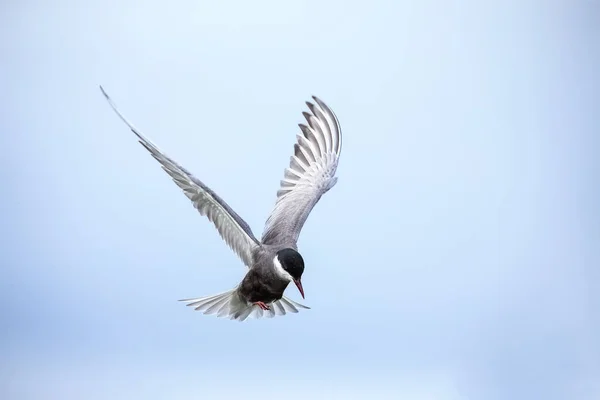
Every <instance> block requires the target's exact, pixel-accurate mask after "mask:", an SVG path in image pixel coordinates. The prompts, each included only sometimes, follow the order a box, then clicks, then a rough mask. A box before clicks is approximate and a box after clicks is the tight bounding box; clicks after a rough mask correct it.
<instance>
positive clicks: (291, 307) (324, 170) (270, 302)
mask: <svg viewBox="0 0 600 400" xmlns="http://www.w3.org/2000/svg"><path fill="white" fill-rule="evenodd" d="M100 89H101V90H102V93H103V94H104V96H105V97H106V99H107V100H108V102H109V104H110V105H111V107H112V108H113V109H114V111H115V112H116V113H117V114H118V115H119V117H121V119H122V120H123V121H124V122H125V123H126V124H127V125H128V126H129V128H130V129H131V130H132V131H133V133H135V134H136V136H137V137H138V139H139V141H140V143H141V144H142V145H143V146H144V147H145V148H146V149H147V150H148V151H149V152H150V154H151V155H152V156H153V157H154V158H155V159H156V160H157V161H158V162H159V163H160V164H161V165H162V167H163V169H164V170H165V171H166V172H167V173H168V174H169V175H170V176H171V178H172V179H173V181H174V182H175V183H176V184H177V185H178V186H179V187H180V188H181V189H182V190H183V191H184V193H185V195H186V196H187V197H188V198H189V199H190V200H191V201H192V204H193V205H194V207H195V208H196V209H197V210H198V211H199V212H200V214H201V215H205V216H206V217H208V219H209V220H210V221H211V222H212V223H213V224H214V225H215V227H216V228H217V230H218V232H219V234H220V235H221V237H222V238H223V239H224V240H225V242H226V243H227V244H228V245H229V246H230V247H231V248H232V250H233V251H234V252H235V253H236V254H237V255H238V256H239V257H240V258H241V259H242V261H243V262H244V264H246V266H247V267H248V271H247V273H246V275H245V276H244V278H243V279H242V281H241V282H240V284H239V285H238V286H236V287H235V288H233V289H231V290H229V291H227V292H223V293H220V294H218V295H214V296H208V297H199V298H193V299H185V300H182V301H185V302H187V303H188V306H192V307H194V308H195V309H196V310H198V311H202V312H204V313H205V314H217V315H218V316H220V317H224V316H226V317H229V318H231V319H235V320H240V321H243V320H245V319H246V318H248V317H249V316H250V315H253V316H255V317H257V318H260V317H262V316H267V317H273V316H276V315H285V314H286V313H289V312H292V313H296V312H298V308H308V307H306V306H304V305H302V304H299V303H296V302H295V301H293V300H291V299H289V298H287V297H286V296H284V295H283V293H284V291H285V290H286V288H287V287H288V285H289V283H290V282H294V284H295V285H296V286H297V287H298V290H299V291H300V293H301V294H302V297H304V290H303V287H302V283H301V277H302V274H303V272H304V260H303V259H302V256H301V255H300V253H298V248H297V241H298V236H299V234H300V231H301V229H302V226H303V225H304V222H305V221H306V219H307V217H308V215H309V214H310V212H311V210H312V209H313V207H314V206H315V204H316V203H317V202H318V201H319V199H320V198H321V196H322V195H323V194H324V193H326V192H327V191H328V190H329V189H331V188H332V187H333V186H334V185H335V183H336V182H337V178H336V177H335V171H336V169H337V164H338V159H339V155H340V151H341V129H340V125H339V122H338V120H337V118H336V116H335V114H334V113H333V111H331V109H330V108H329V107H327V106H326V105H325V104H324V103H323V102H322V101H321V100H319V99H318V98H316V97H313V99H314V100H315V102H316V105H314V104H312V103H308V102H307V103H306V104H307V105H308V107H309V109H310V111H311V113H307V112H305V113H304V116H305V118H306V120H307V122H308V125H303V124H299V126H300V128H301V130H302V134H301V135H297V139H298V140H297V143H296V144H295V146H294V155H292V157H291V159H290V166H289V168H287V169H286V170H285V176H284V179H283V180H282V181H281V185H280V190H279V191H278V192H277V201H276V203H275V207H274V209H273V212H272V213H271V215H270V216H269V218H268V219H267V222H266V224H265V230H264V233H263V236H262V238H261V240H260V241H259V240H258V239H257V238H256V237H255V236H254V234H253V233H252V230H251V229H250V227H249V226H248V224H247V223H246V222H245V221H244V220H243V219H242V218H241V217H240V216H239V215H238V214H237V213H236V212H235V211H234V210H233V209H231V207H229V205H228V204H227V203H226V202H225V201H224V200H223V199H221V198H220V197H219V196H218V195H217V194H216V193H215V192H214V191H212V190H211V189H210V188H209V187H208V186H206V185H205V184H204V183H203V182H201V181H200V180H199V179H198V178H196V177H195V176H194V175H192V174H191V173H190V172H189V171H187V170H186V169H185V168H183V167H182V166H180V165H179V164H177V163H176V162H175V161H174V160H172V159H171V158H169V157H168V156H167V155H166V154H165V153H163V152H162V151H161V150H159V149H158V147H156V146H155V145H154V144H153V143H152V142H151V141H150V140H149V139H147V138H146V137H145V136H143V135H142V134H141V133H140V132H139V131H138V130H137V129H136V128H135V127H134V126H133V125H132V124H131V123H130V122H129V121H127V119H125V117H123V115H122V114H121V113H120V112H119V111H118V110H117V108H116V106H115V105H114V103H113V102H112V100H111V99H110V97H109V96H108V95H107V94H106V92H105V91H104V89H103V88H102V87H100Z"/></svg>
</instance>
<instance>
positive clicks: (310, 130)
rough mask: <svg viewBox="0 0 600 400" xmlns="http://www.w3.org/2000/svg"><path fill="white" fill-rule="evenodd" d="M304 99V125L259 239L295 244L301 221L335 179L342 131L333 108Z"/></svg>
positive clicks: (275, 242)
mask: <svg viewBox="0 0 600 400" xmlns="http://www.w3.org/2000/svg"><path fill="white" fill-rule="evenodd" d="M313 99H314V100H315V102H316V104H312V103H310V102H307V103H306V104H307V105H308V108H309V110H310V113H308V112H304V113H303V115H304V117H305V118H306V121H307V122H308V125H305V124H299V126H300V130H301V134H298V135H297V139H298V141H297V143H296V144H295V145H294V155H293V156H292V157H291V158H290V166H289V168H286V170H285V175H284V179H283V180H282V181H281V186H280V189H279V191H278V192H277V201H276V203H275V207H274V209H273V212H272V213H271V215H270V216H269V218H268V219H267V222H266V224H265V230H264V233H263V236H262V242H263V243H265V244H282V243H287V244H295V243H296V241H297V240H298V236H299V235H300V231H301V230H302V226H303V225H304V222H305V221H306V219H307V218H308V215H309V214H310V212H311V210H312V209H313V207H314V206H315V204H317V202H318V201H319V199H320V198H321V196H322V195H323V194H325V193H326V192H327V191H328V190H329V189H331V188H332V187H333V186H334V185H335V184H336V182H337V177H335V171H336V169H337V165H338V159H339V156H340V152H341V150H342V131H341V127H340V124H339V122H338V119H337V117H336V116H335V114H334V113H333V111H332V110H331V109H330V108H329V107H328V106H327V105H326V104H325V103H323V102H322V101H321V100H319V99H318V98H317V97H314V96H313Z"/></svg>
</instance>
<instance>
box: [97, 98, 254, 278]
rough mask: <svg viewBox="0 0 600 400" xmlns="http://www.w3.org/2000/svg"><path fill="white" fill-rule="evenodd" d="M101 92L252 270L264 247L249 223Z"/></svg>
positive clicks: (199, 210)
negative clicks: (257, 250)
mask: <svg viewBox="0 0 600 400" xmlns="http://www.w3.org/2000/svg"><path fill="white" fill-rule="evenodd" d="M100 90H102V93H103V94H104V97H106V100H108V103H109V104H110V106H111V107H112V109H113V110H114V111H115V112H116V113H117V115H118V116H119V117H120V118H121V119H122V120H123V122H125V123H126V124H127V126H129V128H130V129H131V131H132V132H133V133H134V134H135V135H136V136H137V137H138V139H139V142H140V143H141V144H142V146H144V147H145V148H146V150H148V151H149V152H150V154H152V157H154V158H155V159H156V160H157V161H158V162H159V163H160V164H161V165H162V168H163V169H164V170H165V171H166V172H167V174H169V175H170V176H171V178H172V179H173V181H174V182H175V184H177V186H179V187H180V188H181V189H183V192H184V193H185V195H186V196H187V197H188V198H189V199H190V200H191V201H192V204H193V205H194V207H195V208H196V209H197V210H198V212H200V214H201V215H204V216H206V217H208V219H209V220H210V221H211V222H212V223H213V225H214V226H215V227H216V228H217V231H218V232H219V235H220V236H221V238H223V240H225V242H226V243H227V244H228V245H229V247H231V249H232V250H233V251H234V252H235V253H236V254H237V255H238V256H239V257H240V258H241V259H242V261H243V262H244V263H245V264H246V265H247V266H248V267H250V266H251V265H252V252H253V250H254V249H255V248H256V247H257V246H260V243H259V242H258V240H257V239H256V238H255V237H254V234H253V233H252V230H251V229H250V227H249V226H248V224H247V223H246V222H245V221H244V220H243V219H242V218H241V217H240V216H239V215H238V214H237V213H236V212H235V211H233V210H232V209H231V207H229V205H228V204H227V203H226V202H225V201H224V200H223V199H221V198H220V197H219V196H218V195H217V194H216V193H215V192H213V191H212V190H211V189H210V188H209V187H207V186H206V185H205V184H204V183H202V182H201V181H200V180H199V179H198V178H196V177H195V176H193V175H192V174H191V173H190V172H189V171H187V170H186V169H185V168H183V167H182V166H181V165H179V164H177V163H176V162H175V161H174V160H172V159H171V158H169V157H168V156H167V155H166V154H165V153H163V152H162V151H161V150H160V149H159V148H158V147H156V145H154V143H152V142H151V141H150V140H149V139H148V138H146V137H145V136H144V135H142V133H141V132H140V131H139V130H138V129H137V128H135V127H134V126H133V125H132V124H131V123H130V122H129V121H128V120H127V119H126V118H125V117H124V116H123V115H122V114H121V113H120V112H119V110H118V109H117V107H116V105H115V104H114V102H113V101H112V99H111V98H110V97H109V96H108V94H107V93H106V92H105V91H104V88H102V86H100Z"/></svg>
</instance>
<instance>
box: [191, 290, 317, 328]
mask: <svg viewBox="0 0 600 400" xmlns="http://www.w3.org/2000/svg"><path fill="white" fill-rule="evenodd" d="M179 301H185V302H187V303H188V304H187V306H188V307H194V309H195V310H196V311H201V312H202V313H203V314H206V315H211V314H216V315H217V317H227V318H229V319H233V320H238V321H244V320H245V319H246V318H248V317H249V316H253V317H254V318H257V319H258V318H262V317H267V318H273V317H274V316H276V315H285V314H287V313H297V312H298V309H300V308H304V309H310V307H307V306H305V305H302V304H300V303H296V302H295V301H293V300H291V299H288V298H287V297H285V296H283V297H282V298H281V299H279V300H277V301H275V302H273V303H271V304H269V308H270V309H269V310H262V309H261V308H260V307H258V306H256V305H254V304H252V303H248V302H247V301H246V300H244V299H242V298H241V297H240V295H239V293H238V291H237V288H236V289H231V290H228V291H227V292H223V293H219V294H217V295H214V296H207V297H198V298H195V299H183V300H179Z"/></svg>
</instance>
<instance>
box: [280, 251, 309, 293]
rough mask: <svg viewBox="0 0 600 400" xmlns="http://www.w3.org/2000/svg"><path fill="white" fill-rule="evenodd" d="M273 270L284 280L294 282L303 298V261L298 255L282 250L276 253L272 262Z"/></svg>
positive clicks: (295, 252)
mask: <svg viewBox="0 0 600 400" xmlns="http://www.w3.org/2000/svg"><path fill="white" fill-rule="evenodd" d="M273 264H274V265H275V270H276V271H277V273H278V274H279V276H281V277H282V278H284V279H287V280H289V281H290V282H294V284H296V287H297V288H298V290H299V291H300V294H301V295H302V298H304V289H303V288H302V273H303V272H304V260H303V259H302V256H301V255H300V253H298V252H297V251H296V250H294V249H283V250H279V251H278V252H277V255H276V256H275V259H274V260H273Z"/></svg>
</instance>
